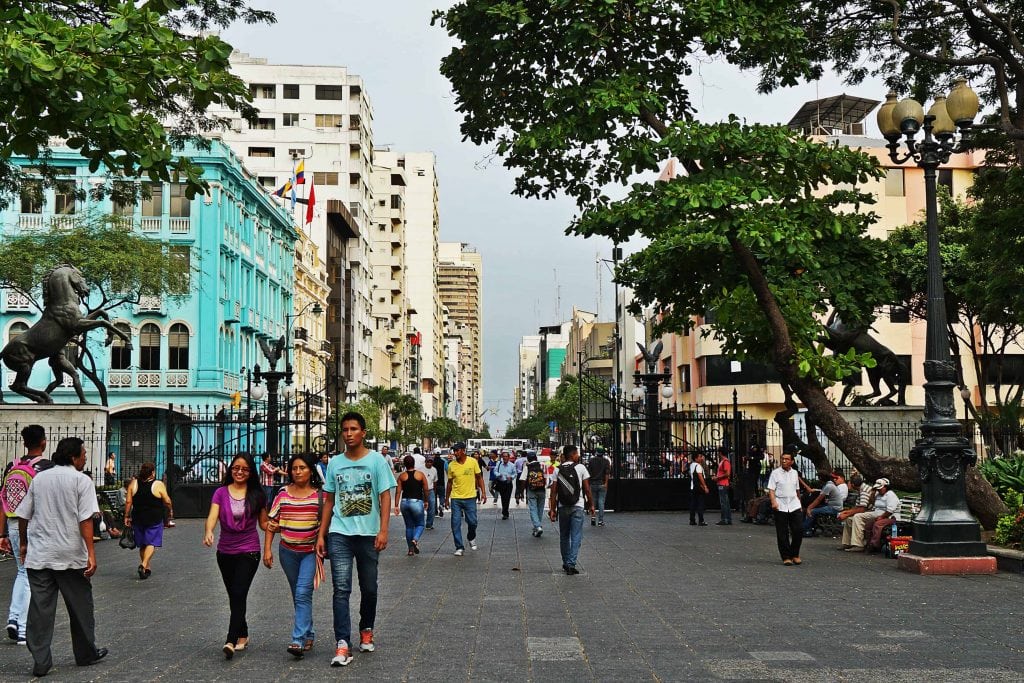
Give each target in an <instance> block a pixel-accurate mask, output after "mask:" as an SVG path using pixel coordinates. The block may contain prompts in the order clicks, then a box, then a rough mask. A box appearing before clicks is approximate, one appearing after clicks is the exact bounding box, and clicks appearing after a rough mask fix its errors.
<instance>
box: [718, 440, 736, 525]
mask: <svg viewBox="0 0 1024 683" xmlns="http://www.w3.org/2000/svg"><path fill="white" fill-rule="evenodd" d="M731 481H732V463H731V462H729V452H728V451H726V450H725V449H724V448H719V449H718V471H717V472H716V473H715V484H716V485H718V505H719V506H720V507H721V510H722V519H721V520H719V521H718V522H717V524H718V526H723V525H726V526H728V525H731V524H732V501H731V500H730V499H729V492H730V490H731V489H732V487H731V484H730V482H731Z"/></svg>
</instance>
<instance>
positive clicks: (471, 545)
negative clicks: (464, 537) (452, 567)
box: [469, 541, 476, 550]
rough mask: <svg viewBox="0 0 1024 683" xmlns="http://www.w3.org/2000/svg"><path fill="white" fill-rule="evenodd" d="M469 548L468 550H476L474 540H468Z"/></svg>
mask: <svg viewBox="0 0 1024 683" xmlns="http://www.w3.org/2000/svg"><path fill="white" fill-rule="evenodd" d="M469 549H470V550H476V541H470V542H469Z"/></svg>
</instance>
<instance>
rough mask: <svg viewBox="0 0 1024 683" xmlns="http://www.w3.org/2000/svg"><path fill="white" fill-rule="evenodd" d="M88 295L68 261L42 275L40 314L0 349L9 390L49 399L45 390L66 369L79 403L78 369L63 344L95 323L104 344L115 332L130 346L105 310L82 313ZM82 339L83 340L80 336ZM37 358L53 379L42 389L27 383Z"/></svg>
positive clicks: (57, 382) (54, 384)
mask: <svg viewBox="0 0 1024 683" xmlns="http://www.w3.org/2000/svg"><path fill="white" fill-rule="evenodd" d="M88 296H89V286H88V285H87V284H86V282H85V278H84V277H82V273H81V272H80V271H79V270H78V269H77V268H75V267H74V266H72V265H68V264H62V265H59V266H55V267H54V268H52V269H51V270H50V272H48V273H47V274H46V275H45V276H43V317H42V318H40V319H39V320H38V321H37V322H36V323H35V324H34V325H32V327H30V328H28V329H27V330H26V331H25V332H24V333H22V334H20V335H18V336H17V337H15V338H14V339H12V340H11V341H10V342H8V344H7V346H5V347H4V348H3V350H2V351H0V359H2V360H3V363H4V365H6V366H7V367H8V368H10V369H11V370H12V371H14V373H15V376H14V382H13V383H12V384H11V389H12V390H13V391H15V392H17V393H19V394H21V395H22V396H26V397H28V398H30V399H32V400H33V401H35V402H36V403H53V399H52V398H50V394H49V392H50V391H53V389H54V388H56V387H57V386H59V385H60V384H61V383H62V382H63V380H64V374H65V373H67V374H68V375H70V376H71V380H72V382H73V383H74V387H75V393H76V394H78V400H79V401H80V402H81V403H88V401H86V400H85V393H84V392H83V391H82V382H81V380H80V379H79V378H78V370H76V369H75V364H74V363H73V362H72V361H71V360H70V359H68V358H67V357H66V356H65V355H64V347H65V346H67V344H68V342H69V341H71V340H72V339H74V338H75V337H78V336H79V335H85V334H86V333H87V332H89V331H90V330H95V329H96V328H99V327H102V328H104V329H105V330H106V331H107V339H106V342H105V343H106V345H107V346H109V345H110V343H111V342H112V341H113V340H114V335H115V334H116V335H117V336H119V337H121V339H123V340H124V342H125V344H127V345H128V346H129V348H130V347H131V338H130V337H128V335H126V334H125V333H124V332H122V331H121V330H119V329H117V328H116V327H114V326H113V325H112V324H111V323H110V320H109V319H108V316H107V314H106V312H105V311H101V310H99V311H93V312H92V313H90V314H89V315H82V309H81V306H82V302H83V301H85V300H86V298H87V297H88ZM82 343H83V344H84V339H83V340H82ZM41 358H49V361H50V368H51V369H52V370H53V376H54V381H53V382H52V383H51V384H50V386H49V387H48V388H47V390H46V391H39V390H38V389H33V388H31V387H29V386H28V379H29V376H31V374H32V366H33V365H35V364H36V361H38V360H40V359H41ZM0 386H2V383H0ZM3 402H4V400H3V392H2V391H0V403H3Z"/></svg>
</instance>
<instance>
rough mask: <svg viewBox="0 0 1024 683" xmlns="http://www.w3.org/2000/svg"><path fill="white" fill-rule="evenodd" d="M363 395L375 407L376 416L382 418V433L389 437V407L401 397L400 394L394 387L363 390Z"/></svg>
mask: <svg viewBox="0 0 1024 683" xmlns="http://www.w3.org/2000/svg"><path fill="white" fill-rule="evenodd" d="M363 395H364V396H365V397H366V398H367V399H369V400H370V401H371V402H372V403H373V404H374V405H375V406H377V411H378V414H379V415H381V416H382V417H383V418H384V431H383V432H382V433H383V434H385V435H389V431H390V429H389V426H388V421H389V419H390V417H391V406H392V404H394V402H395V401H397V400H398V397H399V396H401V395H402V392H401V391H399V390H398V389H395V388H394V387H384V386H375V387H367V388H366V389H363ZM379 426H380V425H378V427H379Z"/></svg>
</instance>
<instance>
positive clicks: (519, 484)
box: [515, 451, 526, 505]
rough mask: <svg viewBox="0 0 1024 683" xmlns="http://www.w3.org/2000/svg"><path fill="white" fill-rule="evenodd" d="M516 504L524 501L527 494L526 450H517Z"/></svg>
mask: <svg viewBox="0 0 1024 683" xmlns="http://www.w3.org/2000/svg"><path fill="white" fill-rule="evenodd" d="M515 463H516V505H519V504H520V503H522V502H523V498H524V497H525V496H526V486H525V484H526V482H525V481H524V480H523V468H524V467H526V451H517V452H516V460H515Z"/></svg>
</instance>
